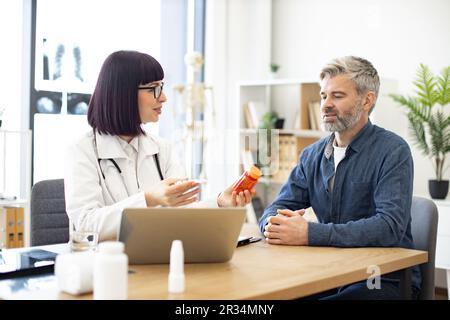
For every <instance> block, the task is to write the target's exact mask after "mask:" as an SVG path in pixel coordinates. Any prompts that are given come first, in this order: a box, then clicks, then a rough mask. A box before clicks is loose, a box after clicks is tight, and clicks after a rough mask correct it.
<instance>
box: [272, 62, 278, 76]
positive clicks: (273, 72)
mask: <svg viewBox="0 0 450 320" xmlns="http://www.w3.org/2000/svg"><path fill="white" fill-rule="evenodd" d="M278 69H280V65H279V64H276V63H275V62H272V63H270V76H271V77H272V78H276V77H277V72H278Z"/></svg>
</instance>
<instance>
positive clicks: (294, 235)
mask: <svg viewBox="0 0 450 320" xmlns="http://www.w3.org/2000/svg"><path fill="white" fill-rule="evenodd" d="M304 214H305V210H303V209H302V210H296V211H291V210H287V209H284V210H277V215H276V216H272V217H270V218H269V221H268V223H267V224H266V226H265V228H264V229H265V231H264V236H265V237H266V241H267V242H268V243H270V244H285V245H294V246H295V245H297V246H306V245H308V221H307V220H306V219H305V218H304V217H303V215H304Z"/></svg>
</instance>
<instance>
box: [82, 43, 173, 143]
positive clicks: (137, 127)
mask: <svg viewBox="0 0 450 320" xmlns="http://www.w3.org/2000/svg"><path fill="white" fill-rule="evenodd" d="M163 78H164V71H163V69H162V67H161V65H160V64H159V62H158V61H156V59H155V58H153V57H152V56H150V55H148V54H145V53H141V52H137V51H117V52H114V53H112V54H110V55H109V56H108V57H107V58H106V60H105V62H104V63H103V65H102V68H101V70H100V74H99V76H98V80H97V85H96V86H95V90H94V93H93V94H92V97H91V100H90V102H89V109H88V122H89V125H90V126H91V127H92V128H93V129H94V131H98V132H99V133H100V134H110V135H124V136H133V137H135V136H138V135H140V134H145V132H144V130H142V128H141V119H140V117H139V106H138V86H139V85H143V84H147V83H150V82H153V81H160V80H162V79H163Z"/></svg>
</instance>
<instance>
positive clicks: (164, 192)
mask: <svg viewBox="0 0 450 320" xmlns="http://www.w3.org/2000/svg"><path fill="white" fill-rule="evenodd" d="M199 192H200V184H199V183H197V182H194V181H186V179H177V178H167V179H164V180H162V181H160V182H158V183H157V184H155V186H154V187H153V188H152V189H150V190H148V191H147V192H146V193H145V201H146V202H147V206H148V207H155V206H158V205H160V206H164V207H179V206H184V205H187V204H190V203H192V202H195V201H197V199H198V198H197V194H198V193H199Z"/></svg>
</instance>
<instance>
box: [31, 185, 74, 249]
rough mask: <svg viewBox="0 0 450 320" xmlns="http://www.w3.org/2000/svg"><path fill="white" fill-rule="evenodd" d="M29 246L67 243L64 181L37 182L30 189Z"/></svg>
mask: <svg viewBox="0 0 450 320" xmlns="http://www.w3.org/2000/svg"><path fill="white" fill-rule="evenodd" d="M30 211H31V245H32V246H40V245H47V244H55V243H63V242H68V241H69V218H68V217H67V213H66V201H65V199H64V180H63V179H55V180H43V181H39V182H38V183H36V184H35V185H33V188H32V189H31V202H30Z"/></svg>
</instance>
